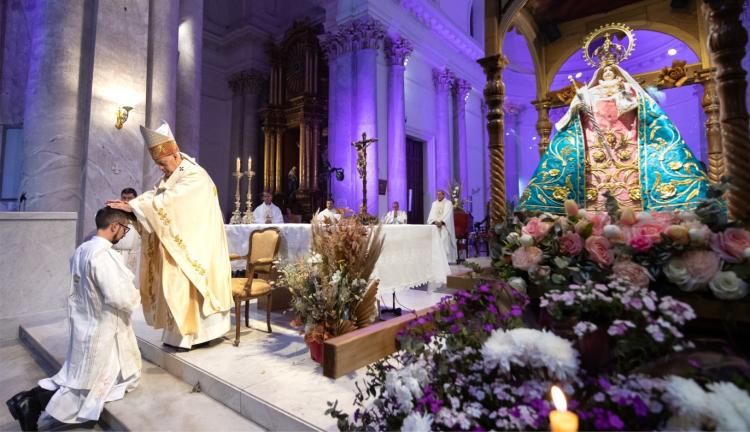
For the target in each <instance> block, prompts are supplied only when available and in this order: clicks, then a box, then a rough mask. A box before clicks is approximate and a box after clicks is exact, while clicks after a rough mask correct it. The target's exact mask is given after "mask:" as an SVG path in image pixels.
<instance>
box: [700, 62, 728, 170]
mask: <svg viewBox="0 0 750 432" xmlns="http://www.w3.org/2000/svg"><path fill="white" fill-rule="evenodd" d="M714 75H715V74H714V70H713V69H704V70H702V71H699V72H698V73H697V78H698V80H700V82H701V84H703V97H702V98H701V106H703V112H704V113H705V114H706V140H707V142H708V178H709V179H710V180H711V182H713V183H717V182H718V181H719V180H721V177H722V176H724V174H725V169H726V168H725V166H724V164H725V163H724V150H723V148H722V145H721V124H720V122H719V95H718V94H717V93H716V81H715V80H714Z"/></svg>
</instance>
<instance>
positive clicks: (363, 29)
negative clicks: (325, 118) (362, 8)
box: [347, 17, 385, 215]
mask: <svg viewBox="0 0 750 432" xmlns="http://www.w3.org/2000/svg"><path fill="white" fill-rule="evenodd" d="M347 31H348V32H349V34H350V35H351V41H352V42H351V44H352V45H351V46H352V51H353V53H354V89H355V90H354V94H356V98H355V99H354V113H353V119H352V120H353V125H354V128H353V130H352V133H353V136H352V139H351V140H350V144H351V142H353V141H356V140H358V139H359V138H358V137H360V136H362V133H366V134H367V136H369V137H377V134H378V93H377V69H378V68H377V66H378V65H377V57H378V50H379V49H380V45H381V42H382V40H383V38H384V37H385V31H384V30H383V25H382V24H381V23H380V22H379V21H378V20H375V19H373V18H370V17H364V18H360V19H357V20H355V21H353V22H352V23H351V24H349V26H348V30H347ZM352 151H353V150H352V149H351V148H350V149H349V152H350V153H351V152H352ZM378 153H379V152H378V146H377V145H374V146H371V148H370V149H369V150H368V152H367V173H368V175H367V211H368V212H369V213H370V214H373V215H377V214H379V212H378V180H379V178H380V175H379V172H378V171H379V170H378V156H379V155H378ZM352 159H355V158H352ZM355 165H356V160H355V161H354V164H352V167H353V168H354V167H355ZM351 172H352V174H353V173H354V172H355V170H354V169H353V170H352V171H351ZM355 192H357V188H355ZM361 201H362V196H361V191H360V192H358V193H357V202H361Z"/></svg>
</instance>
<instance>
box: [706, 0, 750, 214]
mask: <svg viewBox="0 0 750 432" xmlns="http://www.w3.org/2000/svg"><path fill="white" fill-rule="evenodd" d="M704 1H705V2H706V4H707V5H708V6H709V8H710V12H709V21H710V27H709V34H708V44H709V48H710V51H711V55H712V57H713V60H714V64H715V65H716V82H717V85H718V95H719V112H720V113H721V120H720V122H721V138H722V144H723V147H724V149H725V152H726V153H725V154H726V156H727V157H726V173H727V175H729V177H731V179H732V182H733V185H734V187H733V188H732V190H731V191H730V194H729V212H730V214H731V215H732V217H734V218H735V219H739V220H743V221H750V169H748V163H747V159H748V156H749V155H750V134H749V133H748V116H747V105H746V101H745V96H746V95H745V91H746V89H747V82H746V81H745V75H746V72H745V70H744V69H743V68H742V58H743V56H744V54H745V44H746V43H747V31H746V30H745V28H744V27H743V26H742V23H741V22H740V14H741V13H742V3H743V2H742V0H704Z"/></svg>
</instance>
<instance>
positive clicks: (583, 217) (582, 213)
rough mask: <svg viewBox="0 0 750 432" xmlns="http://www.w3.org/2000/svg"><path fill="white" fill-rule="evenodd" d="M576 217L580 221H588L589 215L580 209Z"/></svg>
mask: <svg viewBox="0 0 750 432" xmlns="http://www.w3.org/2000/svg"><path fill="white" fill-rule="evenodd" d="M578 217H579V218H581V219H588V218H589V213H588V212H587V211H586V210H584V209H580V210H578Z"/></svg>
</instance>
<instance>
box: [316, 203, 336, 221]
mask: <svg viewBox="0 0 750 432" xmlns="http://www.w3.org/2000/svg"><path fill="white" fill-rule="evenodd" d="M333 203H334V201H333V198H328V199H327V200H326V208H324V209H323V211H321V212H320V213H318V222H320V223H332V222H333V221H334V220H336V221H339V220H341V215H340V214H339V213H338V212H336V209H335V208H334V207H333Z"/></svg>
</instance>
